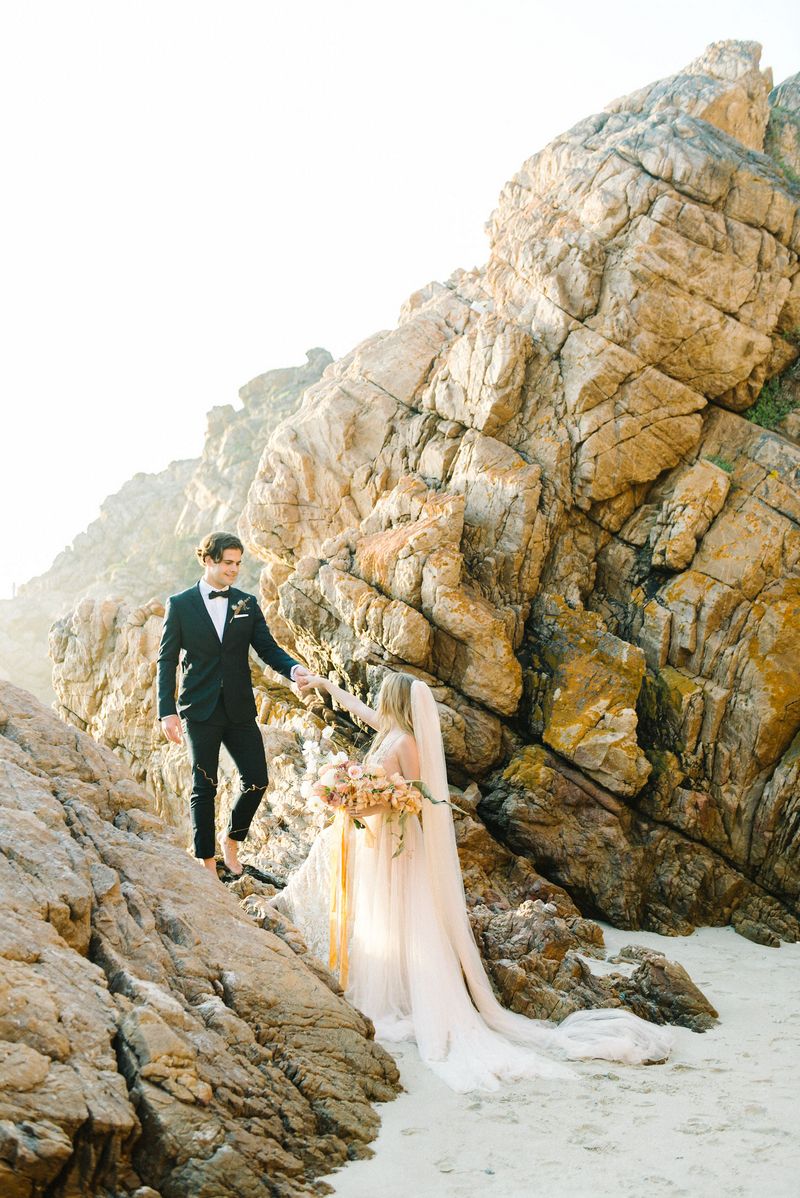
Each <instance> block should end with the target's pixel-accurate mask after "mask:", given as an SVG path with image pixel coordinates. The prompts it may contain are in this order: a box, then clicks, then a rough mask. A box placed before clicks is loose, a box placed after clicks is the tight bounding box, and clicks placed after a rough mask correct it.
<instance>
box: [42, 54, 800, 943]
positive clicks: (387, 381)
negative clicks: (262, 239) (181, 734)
mask: <svg viewBox="0 0 800 1198" xmlns="http://www.w3.org/2000/svg"><path fill="white" fill-rule="evenodd" d="M759 53H760V51H759V48H758V47H757V46H755V45H754V44H752V43H737V42H725V43H718V44H715V45H713V46H711V47H709V49H708V50H707V51H706V52H705V54H703V55H702V56H701V57H700V58H699V59H698V60H696V61H695V62H694V63H692V64H690V66H689V67H688V68H686V70H684V71H682V72H680V73H679V74H677V75H675V76H673V77H671V78H670V79H668V80H664V81H661V82H660V83H656V84H653V85H650V86H649V87H646V88H643V89H642V90H641V91H639V92H636V93H634V94H633V95H631V96H627V97H624V98H623V99H620V100H617V101H615V102H614V103H613V104H612V105H610V106H609V108H608V109H607V110H606V111H605V112H603V113H599V114H596V115H594V116H591V117H589V118H588V119H586V120H584V121H582V122H580V123H579V124H578V125H576V126H575V127H574V128H572V129H570V130H569V131H567V132H566V133H564V134H563V135H561V136H560V137H558V138H556V139H555V141H553V142H552V143H551V144H550V145H549V146H547V147H546V148H545V149H544V150H542V151H541V152H540V153H538V154H536V155H535V156H534V157H532V158H531V159H529V160H528V161H527V162H526V163H525V164H524V165H523V167H522V168H521V170H520V171H519V173H518V174H517V175H516V176H515V177H514V179H512V180H511V182H510V183H508V184H507V186H506V187H505V188H504V189H503V191H502V194H501V196H500V200H499V203H498V207H497V209H496V211H495V212H494V214H493V215H492V218H491V221H490V225H489V234H490V255H489V260H488V262H487V264H486V266H485V267H484V268H482V269H480V270H475V271H472V272H469V273H466V272H463V271H457V272H456V273H455V274H454V275H453V276H452V277H451V278H450V279H449V280H448V281H447V282H446V283H443V284H442V283H432V284H430V285H428V286H427V287H424V288H422V289H421V290H420V291H418V292H416V293H415V294H414V295H412V296H411V298H410V299H409V301H408V302H407V304H406V305H405V307H404V308H403V310H402V312H401V316H400V322H399V324H398V327H397V328H396V329H394V330H391V331H388V332H382V333H379V334H377V335H376V336H374V337H371V338H369V339H368V340H366V341H364V342H363V343H362V344H361V345H359V346H357V347H356V348H355V349H354V350H353V351H352V352H351V353H350V354H348V355H347V356H345V357H344V358H342V359H341V360H339V361H338V362H336V363H334V364H333V365H331V366H329V367H328V369H327V370H326V371H325V373H324V375H322V377H321V378H319V380H318V381H317V382H315V383H314V384H313V385H312V386H310V387H309V388H308V390H307V391H306V393H305V397H304V399H303V402H302V404H301V406H300V408H299V409H298V411H297V412H296V413H295V414H294V415H293V416H292V417H291V419H289V420H287V421H286V422H285V423H284V424H283V425H281V426H279V427H278V428H277V429H276V430H275V432H274V434H273V435H272V437H271V438H270V439H269V440H268V441H267V444H266V448H265V449H264V452H263V454H262V455H261V458H260V461H259V466H258V470H257V472H256V476H255V478H254V481H253V482H252V485H251V487H250V490H249V493H248V496H247V502H246V506H245V509H244V514H243V516H242V519H241V523H240V532H241V533H242V535H243V537H244V538H245V540H246V542H247V544H248V547H249V548H251V549H252V551H253V552H254V553H255V555H256V556H257V557H258V558H259V559H260V560H261V561H262V562H263V571H262V575H261V592H262V597H263V600H264V603H265V606H266V608H267V612H268V618H269V622H270V625H271V627H272V629H273V631H274V632H275V634H276V635H277V636H278V638H279V639H280V640H281V642H282V643H283V644H284V645H285V646H286V647H287V648H289V649H292V650H294V651H295V652H296V653H297V654H298V655H299V656H301V657H302V658H303V659H304V660H306V661H307V662H308V663H309V664H311V665H312V666H313V667H314V668H316V669H317V670H319V671H321V672H327V671H334V672H335V673H336V674H337V675H338V676H339V678H340V679H341V680H342V681H343V682H344V684H345V685H347V686H349V687H350V688H351V689H354V690H356V691H357V692H358V693H360V694H362V695H363V696H365V697H366V696H374V694H375V692H376V690H377V688H378V686H379V684H380V681H381V679H382V677H383V675H384V673H385V671H386V670H387V669H391V668H404V669H408V670H410V671H411V672H412V673H414V674H416V675H417V676H419V677H421V678H424V679H425V680H426V681H428V682H429V684H430V685H431V686H432V688H433V690H434V693H435V696H436V699H437V702H438V703H439V707H440V712H441V715H442V721H443V728H444V735H445V741H446V748H447V752H448V757H449V761H450V767H451V776H452V778H453V779H454V780H455V781H456V782H457V783H458V784H459V785H462V784H466V783H467V782H468V781H469V780H470V779H477V780H478V781H479V782H480V783H481V784H482V785H483V786H484V790H485V792H486V793H485V795H484V800H485V801H484V803H483V804H482V805H481V806H480V808H479V811H480V813H481V814H482V815H483V816H484V817H485V819H486V820H487V822H488V823H489V824H490V826H491V827H492V828H493V830H494V831H495V832H496V834H497V835H498V836H500V837H501V838H503V839H504V840H506V841H507V842H508V844H509V845H511V846H512V847H513V848H514V849H515V850H516V851H518V852H521V853H524V854H525V855H526V856H528V857H529V858H530V859H532V860H533V861H534V862H535V863H537V864H539V863H541V864H542V868H545V867H546V868H545V872H548V871H549V872H550V874H551V876H552V877H553V879H554V881H558V882H560V883H561V884H563V885H564V886H565V887H567V888H568V889H570V890H571V892H572V893H573V894H574V895H576V896H579V898H580V901H581V903H582V904H583V905H584V907H585V909H586V911H587V912H589V913H591V912H602V913H604V914H606V915H608V916H609V917H610V918H613V919H614V920H615V922H619V923H622V924H623V925H628V924H630V925H634V926H642V925H644V926H647V927H653V928H657V929H658V930H659V931H669V930H672V931H679V932H684V931H686V930H688V928H689V927H691V926H693V925H694V924H696V923H697V922H729V921H730V922H732V923H733V924H734V926H736V927H737V928H738V929H739V930H740V931H742V932H744V933H746V934H747V935H750V936H753V937H754V938H756V939H761V940H764V941H765V942H768V943H776V942H777V941H778V940H779V939H781V938H792V937H794V936H796V935H797V933H798V924H797V916H798V915H799V914H800V838H799V837H798V831H797V829H798V826H799V825H798V820H797V811H798V805H800V792H799V791H798V769H797V751H798V750H797V745H798V735H800V704H799V703H798V698H797V687H796V661H797V660H798V649H799V648H800V645H798V635H799V634H798V629H800V541H798V533H797V526H798V516H799V515H800V495H799V494H798V489H799V488H798V484H799V482H800V458H798V452H800V450H799V449H798V441H796V440H795V439H794V435H793V434H792V433H791V431H790V428H789V423H790V421H789V417H786V418H785V419H784V420H783V421H782V422H781V423H780V424H779V428H778V429H776V430H772V431H769V430H767V429H766V428H764V427H761V426H760V425H759V424H758V423H755V422H754V420H753V419H749V418H748V417H755V418H756V419H759V420H764V422H765V423H777V421H772V420H770V419H768V418H767V416H762V415H760V414H759V413H761V412H762V409H763V408H764V403H765V397H766V396H767V395H768V394H769V389H770V387H774V386H775V385H777V384H776V383H774V382H773V381H772V380H776V379H780V378H784V379H785V378H788V377H789V376H790V375H791V373H792V371H794V370H795V369H796V367H794V366H792V363H793V362H795V361H796V359H797V356H798V350H797V346H796V342H797V340H798V334H797V330H798V329H799V328H800V271H799V270H798V252H799V251H800V215H798V207H799V205H800V191H798V189H797V188H796V186H795V185H794V183H793V180H792V177H791V171H788V173H787V169H786V167H785V166H782V165H780V163H778V162H777V160H776V158H775V157H774V139H773V141H770V137H771V134H770V132H769V131H770V129H771V128H773V129H774V128H775V127H776V126H775V119H776V112H777V111H778V109H782V110H783V109H785V111H787V112H788V111H790V110H792V105H793V104H794V96H795V93H796V80H789V81H787V83H786V84H785V85H781V87H780V88H778V89H775V90H774V91H771V88H772V79H771V75H770V72H769V71H762V70H761V69H760V65H759ZM765 131H766V132H765ZM765 137H766V142H765ZM765 147H766V149H767V150H769V151H770V154H772V155H773V156H772V157H771V156H770V154H767V153H764V152H763V150H764V149H765ZM765 381H768V382H769V387H767V388H766V389H765V387H764V384H765ZM781 386H783V383H781ZM757 399H758V403H757V404H755V406H754V401H756V400H757ZM790 406H791V405H790ZM159 616H160V611H159V610H158V608H157V607H152V606H150V607H148V608H143V609H140V610H138V611H124V612H123V610H122V609H120V608H119V606H118V605H116V606H115V605H111V606H110V607H106V608H103V606H102V605H97V604H95V605H93V606H89V607H85V608H79V609H78V610H77V611H75V612H74V613H73V614H72V615H71V616H70V617H69V618H68V619H67V620H66V621H64V622H62V623H61V625H60V626H59V629H58V630H57V632H56V634H55V637H54V655H55V658H56V675H57V678H58V682H57V686H58V689H59V697H60V701H61V703H62V708H63V710H64V712H65V713H66V714H69V713H72V715H71V716H70V718H75V719H76V720H78V722H79V723H81V726H85V727H87V728H89V729H90V730H91V731H92V732H93V733H94V734H95V735H97V736H98V737H100V738H102V739H104V740H105V741H106V742H107V743H109V744H112V745H114V746H115V747H117V748H118V749H119V750H120V751H121V752H123V754H124V755H126V756H128V758H129V759H130V760H131V761H135V762H136V763H138V764H137V765H136V768H137V769H138V770H139V771H140V776H142V777H143V778H146V779H147V781H148V783H149V784H150V785H151V786H152V787H153V789H154V790H155V792H156V793H157V794H159V795H161V796H163V798H162V799H161V800H160V801H161V802H162V808H163V810H164V811H165V813H166V812H168V809H169V808H170V804H172V809H174V811H175V812H177V811H178V805H179V800H178V798H177V795H178V794H179V792H180V790H181V788H182V786H183V783H182V782H181V781H180V774H179V771H178V769H177V766H176V763H175V762H174V761H170V758H169V753H170V752H171V750H166V749H164V748H163V747H162V746H161V744H160V743H158V744H157V743H156V742H155V741H154V740H153V729H152V722H151V720H150V716H149V714H147V712H148V710H149V708H148V706H147V705H148V703H150V701H151V700H150V698H149V697H148V696H149V695H150V689H149V688H150V687H151V680H152V652H153V647H154V645H155V642H156V639H157V632H158V620H159ZM134 662H136V663H137V664H136V670H137V671H139V672H140V674H139V676H137V678H136V680H135V683H134V682H133V681H127V682H126V681H125V668H126V665H125V664H124V663H127V669H128V675H129V676H130V674H131V672H132V669H133V663H134ZM114 663H116V664H114ZM264 693H265V694H266V693H267V692H266V691H265V692H264ZM267 698H268V701H269V705H268V707H267V708H266V709H265V710H266V715H265V716H263V717H262V723H263V724H264V726H265V729H267V730H269V731H270V735H271V736H272V737H273V738H274V739H273V742H272V750H271V751H272V756H273V759H274V762H275V771H276V777H277V776H278V775H279V774H280V771H281V770H283V769H284V766H285V768H286V774H285V778H286V779H289V778H290V777H292V776H293V775H292V769H293V768H294V767H293V764H292V763H293V761H294V762H296V760H297V745H296V741H293V735H294V734H293V732H292V727H291V722H292V720H293V719H297V720H299V722H300V725H301V726H302V724H303V720H304V719H306V718H307V717H305V716H304V715H296V714H293V701H292V700H289V699H286V698H281V697H280V693H279V692H275V693H274V694H269V695H267ZM294 707H295V708H296V704H294ZM273 713H275V714H273ZM265 735H266V731H265ZM293 746H294V747H293ZM532 753H533V754H537V753H538V754H540V755H541V757H534V758H532V757H531V754H532ZM293 755H294V756H293ZM276 785H277V790H278V792H280V794H282V795H283V796H284V797H283V798H282V799H280V800H278V798H277V797H276V803H279V806H278V808H276V810H279V811H280V815H278V816H276V817H275V822H274V824H273V825H272V826H271V827H270V828H269V829H268V830H267V831H264V832H263V835H262V839H261V840H259V841H258V842H257V843H256V845H255V848H256V851H257V852H258V853H263V860H265V861H266V860H267V858H268V857H269V856H270V853H274V854H275V858H274V861H273V864H274V863H275V862H277V863H278V865H281V864H285V865H288V864H289V863H290V862H291V861H292V860H296V859H297V857H298V855H301V854H302V851H303V848H304V846H305V845H306V844H307V843H308V837H309V835H310V834H309V833H308V832H307V831H305V830H304V828H305V825H304V823H303V816H302V812H301V811H300V810H299V808H298V807H296V806H293V803H294V804H296V803H297V799H296V798H295V799H293V798H292V797H291V796H290V789H289V787H288V785H287V786H285V787H284V785H283V783H277V784H276ZM169 793H172V795H173V796H174V797H173V798H171V799H170V798H168V794H169ZM280 803H283V806H280ZM181 818H182V817H181ZM620 876H621V877H622V883H621V885H617V880H618V878H619V877H620ZM524 901H525V900H521V902H524ZM489 943H495V941H494V940H492V938H491V937H489V940H487V944H489ZM496 943H498V944H499V943H500V941H499V940H497V941H496ZM487 951H488V950H487ZM498 951H499V950H498ZM490 956H491V954H490Z"/></svg>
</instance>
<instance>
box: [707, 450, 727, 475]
mask: <svg viewBox="0 0 800 1198" xmlns="http://www.w3.org/2000/svg"><path fill="white" fill-rule="evenodd" d="M706 461H707V462H711V464H712V466H719V468H720V470H724V471H725V473H726V474H733V462H731V461H729V460H728V459H727V458H723V457H722V456H721V454H718V453H709V454H707V455H706Z"/></svg>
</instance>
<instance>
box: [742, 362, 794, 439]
mask: <svg viewBox="0 0 800 1198" xmlns="http://www.w3.org/2000/svg"><path fill="white" fill-rule="evenodd" d="M797 376H798V363H795V364H794V365H793V366H791V367H790V368H789V370H787V371H784V373H783V374H782V375H778V376H777V377H776V378H774V379H769V380H768V382H766V383H765V384H764V386H763V387H762V388H761V393H760V394H759V397H758V399H757V400H756V402H755V403H754V404H753V406H752V408H750V410H749V411H748V412H746V413H745V416H746V418H747V419H748V420H750V421H752V422H753V424H760V425H761V427H762V428H776V427H777V425H778V424H779V423H780V422H781V420H783V418H784V416H788V415H789V413H790V412H793V411H794V409H795V408H796V407H797V406H798V403H800V390H799V389H798V384H799V383H800V380H798V377H797Z"/></svg>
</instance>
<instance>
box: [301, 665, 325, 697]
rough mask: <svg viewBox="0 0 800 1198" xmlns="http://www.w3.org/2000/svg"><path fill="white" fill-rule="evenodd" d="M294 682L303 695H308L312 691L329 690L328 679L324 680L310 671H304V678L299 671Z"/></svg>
mask: <svg viewBox="0 0 800 1198" xmlns="http://www.w3.org/2000/svg"><path fill="white" fill-rule="evenodd" d="M294 680H295V682H296V684H297V687H298V690H299V691H300V694H301V695H307V694H308V692H309V691H310V690H320V691H325V690H327V689H328V679H327V678H323V677H322V676H321V675H320V674H312V673H311V671H310V670H303V674H302V676H301V674H300V671H299V670H297V672H296V673H295V676H294Z"/></svg>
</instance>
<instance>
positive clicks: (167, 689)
mask: <svg viewBox="0 0 800 1198" xmlns="http://www.w3.org/2000/svg"><path fill="white" fill-rule="evenodd" d="M243 551H244V550H243V546H242V542H241V541H240V540H239V538H238V537H236V536H234V535H233V534H232V533H227V532H213V533H210V534H209V535H208V536H207V537H205V538H204V539H203V540H202V541H201V543H200V545H199V546H198V547H197V549H196V550H195V552H196V554H197V557H198V559H199V561H200V563H201V564H202V566H203V577H202V578H201V579H200V580H199V582H197V583H196V584H195V585H194V586H192V587H189V589H188V590H187V591H181V593H180V594H179V595H172V596H171V597H170V598H169V599H168V600H167V610H166V613H165V616H164V631H163V633H162V635H161V646H160V648H159V651H158V718H159V719H160V721H161V727H162V728H163V730H164V735H165V736H166V737H167V739H168V740H171V741H174V742H175V743H176V744H180V742H181V740H182V739H183V737H182V734H181V725H182V726H183V731H184V733H185V735H186V742H187V745H188V750H189V761H190V762H191V766H192V797H191V812H192V830H193V833H194V854H195V856H196V857H199V858H200V859H201V860H202V862H203V864H204V865H205V867H206V868H207V869H209V870H210V871H211V872H212V873H213V874H214V875H215V876H216V861H215V859H214V800H215V799H216V794H217V767H218V765H219V750H220V745H225V748H226V749H227V750H228V752H229V753H230V755H231V757H232V758H233V760H234V763H235V765H236V768H237V769H238V771H239V775H240V777H241V782H242V793H241V794H240V796H239V798H238V800H237V802H236V803H235V804H234V806H233V809H232V811H231V819H230V824H229V826H228V829H227V832H225V833H224V835H223V837H222V856H223V859H224V861H225V864H226V866H227V867H228V869H229V870H230V871H231V873H233V874H237V875H238V874H241V872H242V867H241V864H240V862H239V848H238V843H237V842H238V841H241V840H244V838H245V836H246V835H247V830H248V828H249V827H250V822H251V820H252V818H253V816H254V815H255V813H256V808H257V807H258V805H259V803H260V802H261V798H262V796H263V794H264V791H265V790H266V787H267V762H266V758H265V756H264V742H263V740H262V739H261V733H260V732H259V730H258V725H257V724H256V705H255V701H254V699H253V687H252V683H251V680H250V667H249V665H248V653H249V649H250V646H251V645H252V646H253V648H254V649H255V651H256V653H257V654H258V655H259V657H261V658H262V659H263V660H264V661H265V662H266V663H267V665H269V666H272V668H273V670H277V671H278V672H279V673H280V674H285V675H286V677H287V678H289V679H291V681H292V682H296V683H297V684H298V686H300V685H302V684H303V683H304V682H305V680H306V678H307V677H310V675H309V672H308V670H307V669H306V668H305V666H302V665H300V663H299V662H296V661H294V660H293V658H291V657H289V655H288V654H287V653H284V651H283V649H281V648H280V647H279V646H278V645H277V644H276V643H275V641H274V640H273V637H272V635H271V633H270V631H269V629H268V628H267V624H266V621H265V619H264V616H263V614H262V611H261V608H260V607H259V606H258V602H257V600H256V598H255V596H254V595H248V594H247V592H246V591H239V590H237V589H236V587H235V586H234V585H233V584H234V583H235V582H236V579H237V577H238V574H239V567H240V566H241V562H242V553H243ZM181 653H182V654H183V658H182V661H181V676H180V687H179V690H178V699H177V708H176V703H175V673H176V670H177V667H178V660H179V658H180V656H181ZM178 712H180V716H179V715H178V714H177V713H178Z"/></svg>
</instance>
